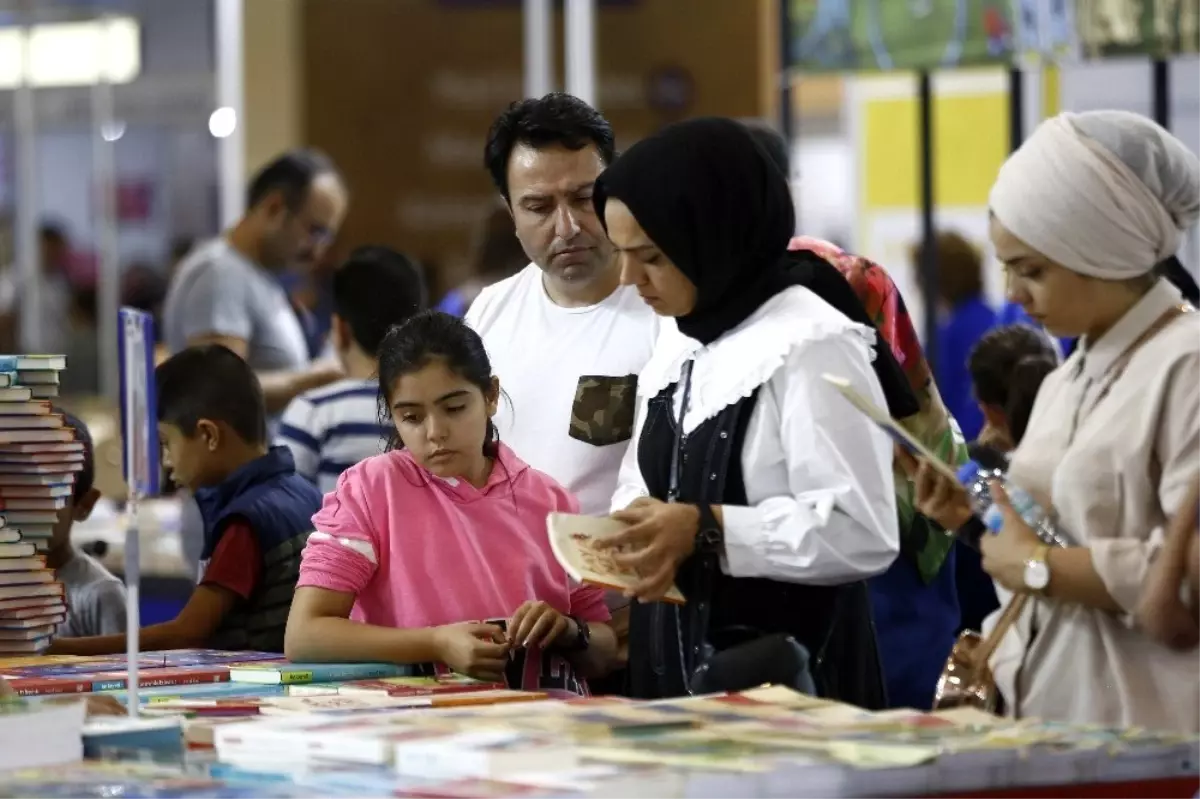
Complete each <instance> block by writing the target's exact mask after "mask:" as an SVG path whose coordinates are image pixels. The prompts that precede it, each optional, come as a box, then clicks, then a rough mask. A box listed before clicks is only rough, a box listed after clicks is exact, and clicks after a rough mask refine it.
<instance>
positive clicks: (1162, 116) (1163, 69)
mask: <svg viewBox="0 0 1200 799" xmlns="http://www.w3.org/2000/svg"><path fill="white" fill-rule="evenodd" d="M1151 81H1152V83H1151V92H1152V94H1151V96H1152V97H1153V105H1152V108H1153V113H1154V121H1155V122H1157V123H1158V124H1160V125H1162V126H1163V127H1164V128H1166V129H1167V130H1170V129H1171V62H1170V61H1167V60H1166V59H1162V58H1158V59H1155V60H1154V63H1153V64H1152V72H1151Z"/></svg>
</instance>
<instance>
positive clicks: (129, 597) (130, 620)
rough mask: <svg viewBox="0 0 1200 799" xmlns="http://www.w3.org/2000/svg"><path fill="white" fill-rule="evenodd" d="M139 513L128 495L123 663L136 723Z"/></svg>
mask: <svg viewBox="0 0 1200 799" xmlns="http://www.w3.org/2000/svg"><path fill="white" fill-rule="evenodd" d="M140 509H141V498H140V497H138V495H137V494H136V493H131V494H130V496H129V503H128V505H127V507H126V513H128V515H129V525H128V526H127V527H126V528H125V659H126V664H125V666H126V677H127V680H128V682H127V684H126V693H125V696H126V698H127V701H128V703H129V717H130V718H131V719H136V718H137V717H138V709H139V707H140V706H141V705H140V700H139V698H138V688H139V686H140V680H139V678H138V662H139V660H140V654H141V653H140V647H141V630H142V620H141V618H140V615H141V614H140V610H141V582H142V580H141V539H140V537H139V535H138V530H139V528H140V525H139V524H138V512H139V511H140Z"/></svg>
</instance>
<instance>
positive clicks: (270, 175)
mask: <svg viewBox="0 0 1200 799" xmlns="http://www.w3.org/2000/svg"><path fill="white" fill-rule="evenodd" d="M328 174H334V175H336V174H338V171H337V168H336V167H335V166H334V165H333V162H332V161H330V160H329V158H328V156H326V155H325V154H324V153H322V152H320V151H319V150H312V149H298V150H288V151H287V152H286V153H284V154H283V155H281V156H279V157H277V158H276V159H275V160H274V161H272V162H271V163H269V164H267V165H266V166H264V167H263V168H262V169H260V170H258V172H256V173H255V175H254V177H253V178H252V179H251V180H250V188H249V189H247V191H246V207H247V208H254V207H255V206H257V205H258V204H259V203H261V202H262V201H263V200H265V199H266V198H267V197H268V196H270V195H272V194H274V193H275V192H279V193H280V194H282V195H283V201H284V203H285V204H286V205H287V207H288V210H290V211H298V210H300V206H302V205H304V200H305V199H306V198H307V197H308V189H309V187H310V186H311V185H312V183H313V181H314V180H316V179H317V178H318V177H320V176H321V175H328Z"/></svg>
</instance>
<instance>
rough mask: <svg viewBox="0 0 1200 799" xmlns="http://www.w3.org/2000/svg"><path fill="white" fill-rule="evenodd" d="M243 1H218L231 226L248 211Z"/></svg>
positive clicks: (223, 152)
mask: <svg viewBox="0 0 1200 799" xmlns="http://www.w3.org/2000/svg"><path fill="white" fill-rule="evenodd" d="M242 3H243V0H217V2H216V9H215V10H216V25H215V26H214V31H215V36H216V55H217V59H216V60H217V85H216V96H217V103H216V105H217V108H229V109H232V111H233V114H234V119H235V124H234V127H233V131H232V132H231V133H230V134H229V135H228V136H225V137H223V138H220V139H218V140H217V148H218V151H217V163H218V166H219V175H220V177H219V180H220V197H221V225H222V226H223V227H229V226H231V225H233V224H234V223H235V222H237V220H238V219H239V218H241V216H242V212H243V211H244V210H245V202H246V198H245V193H244V190H243V184H244V183H245V180H246V137H245V120H244V119H243V115H242V105H243V94H244V92H243V86H242V75H243V72H244V69H243V66H244V61H245V57H244V53H243V50H242Z"/></svg>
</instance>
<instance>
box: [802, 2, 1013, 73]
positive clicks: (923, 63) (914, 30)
mask: <svg viewBox="0 0 1200 799" xmlns="http://www.w3.org/2000/svg"><path fill="white" fill-rule="evenodd" d="M789 2H790V3H791V5H790V12H791V23H792V31H791V37H790V39H791V48H792V53H791V55H792V62H793V64H795V66H796V68H797V69H799V70H801V71H806V70H807V71H870V70H891V69H936V68H939V67H940V68H952V67H964V66H973V65H979V64H994V63H998V62H1005V61H1008V60H1009V59H1011V57H1012V52H1013V35H1012V19H1011V13H1012V4H1011V0H789Z"/></svg>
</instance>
